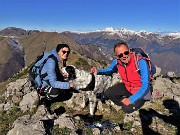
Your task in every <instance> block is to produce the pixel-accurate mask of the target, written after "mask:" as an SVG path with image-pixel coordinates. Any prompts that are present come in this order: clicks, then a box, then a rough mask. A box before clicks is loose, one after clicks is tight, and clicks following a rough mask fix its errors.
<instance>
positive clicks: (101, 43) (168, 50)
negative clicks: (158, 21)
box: [63, 28, 180, 75]
mask: <svg viewBox="0 0 180 135" xmlns="http://www.w3.org/2000/svg"><path fill="white" fill-rule="evenodd" d="M63 34H65V35H67V36H69V37H71V38H72V39H74V40H75V41H76V42H77V43H79V44H93V45H96V46H98V47H99V48H101V52H102V53H103V54H104V55H106V56H107V58H109V60H112V59H113V57H114V53H113V46H114V44H115V43H117V42H122V41H125V42H127V44H128V45H129V46H130V48H134V47H142V48H143V49H144V50H145V51H146V52H147V53H148V54H149V56H150V58H151V60H152V61H153V63H154V64H155V65H157V66H159V67H161V68H162V73H163V74H166V72H167V71H174V72H175V73H176V74H177V75H180V61H179V60H178V59H179V58H180V53H179V52H180V33H166V34H158V33H152V32H146V31H138V32H135V31H132V30H127V29H113V28H106V29H105V30H101V31H100V30H99V31H95V32H84V33H82V32H81V33H78V32H69V31H66V32H63ZM110 56H111V57H110Z"/></svg>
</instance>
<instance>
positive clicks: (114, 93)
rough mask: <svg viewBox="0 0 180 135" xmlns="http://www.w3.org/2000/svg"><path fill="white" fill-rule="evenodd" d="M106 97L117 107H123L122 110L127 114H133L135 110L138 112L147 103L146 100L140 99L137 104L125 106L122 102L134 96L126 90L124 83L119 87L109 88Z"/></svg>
mask: <svg viewBox="0 0 180 135" xmlns="http://www.w3.org/2000/svg"><path fill="white" fill-rule="evenodd" d="M105 95H106V96H107V97H108V98H109V99H110V100H111V101H113V102H114V103H115V104H116V105H118V106H122V109H123V111H124V112H125V113H132V112H134V111H135V110H138V109H139V108H140V107H142V106H143V105H144V103H145V101H146V100H144V99H139V100H138V101H136V102H135V104H130V105H128V106H126V105H124V104H123V103H122V102H121V101H122V99H124V98H129V97H130V96H131V95H132V94H131V93H130V92H129V91H128V90H127V89H126V87H125V85H124V84H123V83H119V84H117V85H114V86H112V87H110V88H108V89H107V90H106V91H105Z"/></svg>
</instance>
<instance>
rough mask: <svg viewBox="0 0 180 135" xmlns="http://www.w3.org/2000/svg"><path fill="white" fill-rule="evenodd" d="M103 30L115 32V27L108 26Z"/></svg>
mask: <svg viewBox="0 0 180 135" xmlns="http://www.w3.org/2000/svg"><path fill="white" fill-rule="evenodd" d="M103 31H107V32H113V31H114V29H113V27H107V28H105V29H104V30H103Z"/></svg>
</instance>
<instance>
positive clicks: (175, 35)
mask: <svg viewBox="0 0 180 135" xmlns="http://www.w3.org/2000/svg"><path fill="white" fill-rule="evenodd" d="M167 35H168V36H172V37H174V38H180V32H176V33H169V34H167Z"/></svg>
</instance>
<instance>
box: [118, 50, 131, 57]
mask: <svg viewBox="0 0 180 135" xmlns="http://www.w3.org/2000/svg"><path fill="white" fill-rule="evenodd" d="M128 54H129V51H125V52H124V53H120V54H118V55H117V56H118V57H119V58H121V57H123V55H128Z"/></svg>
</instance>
